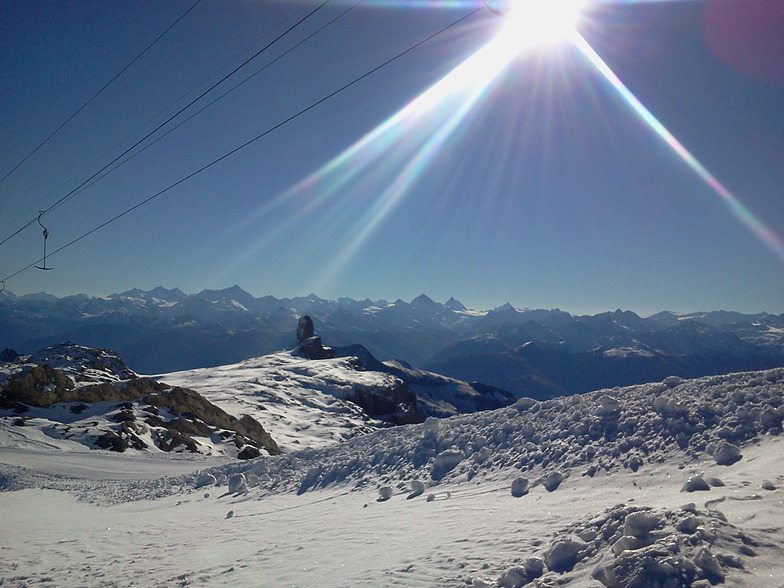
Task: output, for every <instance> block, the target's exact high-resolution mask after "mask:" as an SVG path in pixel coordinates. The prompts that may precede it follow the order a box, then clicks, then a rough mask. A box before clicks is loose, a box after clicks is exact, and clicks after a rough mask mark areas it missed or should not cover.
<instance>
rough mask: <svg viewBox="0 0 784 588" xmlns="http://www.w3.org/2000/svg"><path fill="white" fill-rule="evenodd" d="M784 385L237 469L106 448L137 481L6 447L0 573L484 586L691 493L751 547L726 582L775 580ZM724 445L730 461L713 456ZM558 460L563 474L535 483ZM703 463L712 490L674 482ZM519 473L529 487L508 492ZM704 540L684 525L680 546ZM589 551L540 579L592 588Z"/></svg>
mask: <svg viewBox="0 0 784 588" xmlns="http://www.w3.org/2000/svg"><path fill="white" fill-rule="evenodd" d="M783 395H784V370H781V369H779V370H771V371H769V372H759V373H748V374H731V375H728V376H715V377H710V378H701V379H699V380H691V381H680V380H678V379H673V380H672V381H670V382H668V383H666V384H664V383H662V384H648V385H642V386H633V387H630V388H624V389H613V390H604V391H598V392H593V393H589V394H585V395H581V396H575V397H566V398H559V399H555V400H552V401H547V402H542V403H536V402H530V403H527V402H526V401H521V402H520V403H518V405H517V406H515V407H509V408H506V409H500V410H497V411H491V412H485V413H477V414H472V415H462V416H458V417H453V418H449V419H441V420H437V419H430V420H428V421H427V422H426V423H423V424H421V425H410V426H404V427H396V428H392V429H385V430H381V431H377V432H374V433H372V434H369V435H365V436H361V437H356V438H353V439H351V440H349V441H346V442H344V443H340V444H333V445H330V446H326V445H325V446H321V447H316V448H310V449H308V450H305V451H301V452H298V453H289V454H287V455H282V456H278V457H269V458H261V459H257V460H250V461H247V462H230V463H225V462H224V463H218V462H217V461H216V460H214V459H212V460H210V459H193V460H188V459H183V458H179V459H171V458H167V457H165V456H155V457H154V458H144V457H139V458H134V459H126V456H111V458H112V459H115V460H117V461H115V462H113V463H118V464H119V463H122V464H123V465H126V464H127V467H126V470H131V469H134V470H135V473H134V474H133V476H130V475H125V474H123V472H122V469H123V468H122V467H108V468H107V469H106V470H105V471H102V468H103V467H104V466H105V465H106V460H107V459H108V457H109V456H108V455H107V453H105V452H100V451H93V452H69V451H55V450H52V449H47V448H46V447H43V446H40V445H36V446H34V447H28V448H27V449H25V450H18V451H16V452H14V451H12V450H10V449H4V450H2V451H0V462H2V463H0V487H2V488H3V489H4V490H6V491H5V492H1V493H0V512H2V513H3V516H2V519H0V520H2V523H0V524H1V525H2V533H0V537H2V539H0V585H2V586H15V587H21V586H30V585H39V584H42V585H50V586H100V587H120V586H122V587H126V586H151V587H152V586H229V585H230V586H274V587H281V586H282V587H287V586H290V587H306V586H320V587H324V588H329V587H335V588H337V587H346V586H368V587H370V586H375V587H378V586H401V587H421V586H474V587H481V586H496V585H501V584H499V578H500V577H502V575H503V574H504V573H505V571H506V570H509V569H510V568H514V567H521V566H523V564H524V562H525V560H526V559H527V558H530V557H539V558H542V557H543V556H544V554H545V553H546V552H547V550H548V548H549V547H550V545H551V543H552V542H553V540H554V539H556V538H559V537H565V536H567V535H568V536H573V535H574V534H575V533H582V532H583V531H584V530H585V529H587V528H588V527H589V526H590V525H589V522H590V521H597V520H598V521H599V522H600V523H602V524H605V523H607V522H608V521H606V520H605V519H606V518H607V517H608V516H609V515H607V509H611V508H612V507H615V506H616V505H619V504H623V505H625V507H624V508H636V507H651V508H652V509H654V511H651V512H661V513H665V514H666V513H671V514H672V513H675V514H673V516H676V515H677V516H676V518H677V517H680V516H681V515H683V514H684V513H683V512H682V511H681V507H682V505H684V504H686V503H690V502H693V503H695V505H696V506H695V512H697V513H698V518H699V520H700V521H701V523H702V526H703V527H704V528H705V529H706V530H705V533H706V534H709V533H713V534H714V537H713V543H711V548H712V550H713V551H714V552H716V553H717V554H720V555H733V556H738V554H739V553H740V552H739V551H738V546H739V545H740V543H739V542H738V540H737V537H738V533H739V532H740V531H741V530H742V531H743V533H746V534H747V535H748V537H749V541H753V543H751V545H753V549H752V548H751V547H748V546H747V547H748V549H747V551H751V552H753V553H754V555H748V554H747V553H746V552H743V553H742V555H741V556H739V557H740V558H741V560H742V563H743V566H744V568H745V569H730V568H727V567H726V566H725V568H726V578H725V582H724V584H725V585H727V586H769V587H771V588H777V587H781V586H784V571H783V570H782V567H783V566H782V564H781V563H780V562H781V561H784V560H783V559H782V557H783V556H784V553H782V546H781V544H782V536H783V535H782V534H783V533H784V504H783V500H784V498H783V495H782V492H783V490H781V488H782V487H784V465H783V464H782V461H781V458H780V457H781V455H782V450H784V439H783V438H782V437H781V436H780V435H779V433H780V428H781V418H780V417H781V416H784V414H782V412H781V411H782V396H783ZM616 401H617V402H616ZM721 441H725V442H727V443H730V442H731V443H733V444H735V445H737V446H738V447H740V450H741V452H742V458H741V459H740V460H737V461H735V462H734V463H732V464H731V465H718V464H717V463H716V458H715V457H712V456H711V453H713V455H714V456H716V455H717V451H716V444H717V443H720V442H721ZM44 456H45V457H44ZM120 460H124V461H120ZM637 460H639V462H638V461H637ZM22 462H24V463H26V465H27V467H22V466H23V463H22ZM167 464H170V467H169V468H168V469H167ZM212 464H216V465H215V467H211V468H208V466H209V465H212ZM69 468H75V470H74V471H76V472H81V473H82V477H74V476H73V475H70V476H69V475H66V473H67V472H68V470H69ZM592 469H593V470H594V471H593V472H591V473H593V475H585V474H586V473H589V472H590V470H592ZM162 470H166V471H167V473H168V474H169V475H168V476H167V477H164V478H158V477H155V476H157V475H158V474H160V472H161V471H162ZM189 472H190V473H189ZM553 472H558V473H561V474H562V475H563V476H564V479H563V481H562V482H561V483H560V485H558V487H557V488H555V489H554V490H553V491H548V490H547V489H546V488H545V484H544V482H543V477H544V476H545V475H546V474H550V473H553ZM205 473H209V474H210V475H212V476H213V477H214V480H215V481H214V482H209V483H206V485H202V484H204V483H205V479H206V478H205ZM240 474H242V479H241V480H240V478H239V475H240ZM700 474H702V477H703V479H705V480H711V482H715V484H711V487H710V490H707V491H698V492H691V493H688V492H682V491H681V490H682V487H683V486H684V484H685V483H686V482H687V480H688V479H689V478H692V479H693V478H694V477H696V476H699V475H700ZM521 476H523V477H525V478H526V479H528V480H529V481H530V484H529V489H528V492H527V493H526V494H524V495H523V496H520V497H514V496H512V494H511V492H510V487H511V484H512V481H513V480H514V479H515V478H518V477H521ZM131 477H133V478H134V479H128V478H131ZM238 480H240V481H241V482H244V484H245V486H246V488H242V489H241V491H240V492H236V493H230V492H228V484H229V483H230V482H231V483H234V484H236V483H237V482H238ZM766 480H767V481H768V482H769V483H770V485H769V486H768V488H772V489H764V488H763V483H764V481H766ZM416 481H419V482H422V483H424V485H425V490H424V492H423V493H422V494H420V495H418V496H416V497H413V498H410V499H409V498H407V497H408V496H409V494H410V493H411V488H412V487H411V483H412V482H416ZM719 481H720V482H721V483H723V484H724V485H719ZM384 487H387V488H390V489H391V497H389V498H388V499H386V500H380V498H381V493H380V492H379V489H380V488H384ZM717 511H718V512H720V513H721V517H720V516H719V515H717V514H716V512H717ZM677 513H680V514H677ZM662 516H664V515H662ZM667 516H669V515H667ZM722 517H723V518H726V522H724V521H722ZM596 524H599V523H596ZM668 532H669V531H668ZM676 535H677V533H675V532H674V531H673V532H672V536H673V537H674V536H676ZM698 535H699V533H695V534H693V535H685V534H682V535H678V537H679V539H678V540H679V541H680V542H681V544H682V549H684V550H686V549H687V544H688V541H689V540H690V538H695V540H696V538H697V537H698ZM665 539H666V537H665ZM597 548H598V549H600V553H599V554H598V555H597V556H595V557H593V556H592V557H589V558H586V559H585V560H584V561H578V562H577V563H576V565H575V566H574V568H573V569H572V570H570V571H568V572H566V573H564V574H558V573H555V572H546V573H545V575H544V576H543V577H542V578H540V580H538V581H539V583H540V584H539V585H541V586H554V585H556V583H557V582H558V581H559V580H565V579H570V580H571V581H570V583H569V586H577V587H585V588H587V587H588V586H600V585H601V584H600V583H599V582H598V581H597V580H595V579H592V578H591V574H592V572H593V571H594V569H595V568H596V567H597V565H598V564H600V563H602V562H603V563H604V564H606V563H607V558H608V551H609V547H608V545H605V544H601V545H599V543H598V540H597ZM740 549H743V548H740ZM624 553H627V552H624ZM690 557H691V555H690ZM611 559H612V558H611V557H610V560H611ZM510 585H514V584H510ZM532 585H533V584H532Z"/></svg>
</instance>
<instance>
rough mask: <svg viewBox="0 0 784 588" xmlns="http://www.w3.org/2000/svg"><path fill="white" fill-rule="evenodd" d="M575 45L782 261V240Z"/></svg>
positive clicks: (586, 49)
mask: <svg viewBox="0 0 784 588" xmlns="http://www.w3.org/2000/svg"><path fill="white" fill-rule="evenodd" d="M575 45H576V46H577V48H578V49H579V50H580V51H581V52H582V53H583V55H585V56H586V57H587V58H588V60H589V61H590V62H591V63H592V64H593V65H594V67H596V69H597V70H598V71H599V73H601V74H602V75H603V76H604V77H605V79H606V80H607V81H608V82H609V83H610V85H611V86H612V87H613V88H615V90H616V91H617V92H618V94H620V96H621V97H622V98H623V99H624V100H625V101H626V103H627V104H628V105H629V106H630V107H631V108H632V110H634V112H636V113H637V115H638V116H639V117H640V118H641V119H642V120H643V121H644V122H645V124H647V125H648V126H649V127H650V128H651V129H652V130H653V131H654V132H655V133H656V134H657V135H659V137H661V138H662V139H663V140H664V142H665V143H667V145H668V146H669V147H670V149H672V150H673V151H674V152H675V153H676V154H677V155H678V156H679V157H680V158H681V159H682V160H683V161H684V163H686V165H688V166H689V167H690V168H691V169H692V170H693V171H694V173H696V174H697V175H698V176H699V177H700V178H701V179H702V180H703V181H704V182H705V183H706V184H707V185H708V186H710V188H711V189H713V191H714V192H715V193H716V194H717V195H718V196H719V197H720V198H721V199H722V200H723V201H724V203H725V204H726V205H727V207H728V208H729V210H730V212H731V213H732V214H733V215H734V216H735V218H737V219H738V220H739V221H740V222H741V223H742V224H743V225H745V226H746V227H747V228H748V229H749V230H750V231H751V232H752V233H753V234H754V235H755V236H756V237H757V238H758V239H760V240H761V241H762V242H763V243H764V244H765V245H767V246H768V248H770V250H771V251H772V252H773V253H774V254H776V255H777V256H778V257H779V258H780V259H781V260H782V261H784V240H782V239H781V237H779V236H778V235H777V234H776V233H774V232H773V231H772V230H771V229H770V228H768V227H767V226H765V224H764V223H763V222H762V221H761V220H759V219H758V218H757V217H756V216H755V215H754V213H752V212H751V211H750V210H749V209H748V208H747V207H746V206H744V205H743V203H742V202H741V201H740V200H738V198H737V197H736V196H735V195H734V194H732V192H730V191H729V190H728V189H727V188H726V187H725V186H724V184H722V183H721V182H720V181H719V180H718V179H717V178H716V176H714V175H713V174H712V173H711V172H710V171H708V169H707V168H706V167H705V166H704V165H703V164H702V163H700V161H699V160H698V159H697V158H696V157H694V155H692V153H691V152H690V151H689V150H688V149H686V147H684V145H683V144H682V143H681V142H680V141H679V140H678V139H677V138H676V137H675V135H673V134H672V133H671V132H670V131H669V130H668V129H667V127H665V126H664V125H663V124H662V123H661V122H660V121H659V120H658V119H657V118H656V117H655V116H654V115H653V113H651V111H650V110H648V109H647V108H646V107H645V105H644V104H643V103H642V102H640V101H639V100H638V99H637V97H636V96H635V95H634V94H632V92H631V90H629V88H627V87H626V85H625V84H624V83H623V82H622V81H621V80H620V78H619V77H618V76H617V75H616V74H615V72H614V71H613V70H612V69H610V66H609V65H607V63H605V61H604V60H603V59H602V58H601V57H600V56H599V54H598V53H596V51H594V49H593V47H591V45H590V44H589V43H588V41H586V40H585V39H584V38H583V37H582V35H576V36H575Z"/></svg>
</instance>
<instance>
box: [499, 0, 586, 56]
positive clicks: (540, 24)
mask: <svg viewBox="0 0 784 588" xmlns="http://www.w3.org/2000/svg"><path fill="white" fill-rule="evenodd" d="M585 4H586V0H489V2H488V3H487V7H488V8H489V9H490V10H492V11H493V12H495V13H496V14H498V15H500V16H502V17H504V18H505V19H506V23H505V25H504V27H503V29H502V31H501V34H502V35H503V36H504V37H506V39H507V41H508V43H509V45H510V46H512V47H515V48H516V50H517V51H522V50H524V49H527V48H531V47H552V46H557V45H560V44H562V43H564V42H567V41H570V40H572V39H573V38H574V37H573V35H574V33H575V30H576V27H577V24H578V21H579V19H580V15H581V13H582V10H583V8H584V6H585Z"/></svg>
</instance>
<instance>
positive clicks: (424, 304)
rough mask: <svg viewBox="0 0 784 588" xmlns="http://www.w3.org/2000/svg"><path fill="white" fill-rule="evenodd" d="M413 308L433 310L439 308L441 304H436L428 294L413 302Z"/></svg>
mask: <svg viewBox="0 0 784 588" xmlns="http://www.w3.org/2000/svg"><path fill="white" fill-rule="evenodd" d="M411 306H413V307H415V308H428V307H430V308H432V307H435V306H439V304H438V303H437V302H434V301H433V299H431V298H430V297H429V296H428V295H427V294H420V295H419V296H417V297H416V298H414V299H413V300H412V301H411Z"/></svg>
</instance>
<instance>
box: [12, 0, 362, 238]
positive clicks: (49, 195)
mask: <svg viewBox="0 0 784 588" xmlns="http://www.w3.org/2000/svg"><path fill="white" fill-rule="evenodd" d="M199 1H201V0H199ZM363 1H364V0H360V3H361V2H363ZM355 6H356V5H355ZM194 7H195V5H194ZM352 8H354V7H352ZM349 10H351V9H349ZM297 12H303V10H298V11H295V12H294V14H296V13H297ZM346 12H348V11H346ZM186 14H187V13H186ZM344 14H345V13H344ZM183 16H185V15H183ZM292 16H293V15H292ZM341 16H342V15H341ZM290 18H291V17H287V18H286V19H285V20H289V19H290ZM338 18H339V17H338ZM334 20H337V19H333V21H334ZM333 21H330V22H333ZM284 22H285V21H284ZM174 24H176V23H174ZM282 24H283V23H279V24H277V25H276V26H275V27H273V29H272V31H271V33H270V34H272V32H274V31H275V29H279V28H281V26H282ZM172 26H173V25H172ZM169 28H171V27H169ZM323 28H324V27H322V28H321V29H319V31H321V30H322V29H323ZM270 34H267V35H264V36H263V37H262V39H263V38H265V37H267V36H270ZM308 38H309V37H308ZM256 42H257V41H254V43H253V44H255V43H256ZM253 44H251V45H250V46H248V47H246V48H244V49H243V50H242V51H240V52H239V53H237V54H236V55H234V57H232V58H231V59H230V60H229V61H227V62H226V63H224V64H223V65H222V66H221V67H220V68H218V69H217V70H215V71H213V72H212V73H211V74H209V75H208V76H206V77H204V78H202V79H201V80H200V81H199V82H198V83H197V84H196V85H195V86H193V87H192V88H191V89H190V90H188V91H187V92H186V93H185V94H183V95H182V96H181V97H180V98H178V99H177V100H176V101H175V102H173V103H172V104H170V105H169V106H167V107H166V108H164V109H163V110H161V111H160V112H158V113H157V114H156V115H154V116H153V117H151V118H150V119H149V120H147V122H145V123H144V124H142V125H141V126H140V127H139V128H138V129H136V130H135V131H133V132H132V133H130V134H129V135H127V136H126V137H125V138H123V139H122V140H121V141H119V142H117V143H116V144H115V145H114V146H113V147H112V148H111V149H108V150H107V151H105V152H104V153H103V154H102V155H100V156H99V157H97V158H95V159H94V160H93V161H92V162H91V163H90V164H88V165H87V166H85V167H83V168H82V169H81V170H80V171H79V172H78V173H76V174H74V175H73V176H72V177H71V178H69V179H68V180H67V181H65V182H63V183H62V184H60V186H58V187H57V188H55V189H54V190H52V191H51V192H50V193H49V194H47V195H46V196H44V197H43V198H41V199H40V200H38V201H37V202H35V203H33V204H31V205H30V206H29V207H28V208H27V209H26V210H25V211H24V212H22V213H20V214H19V215H17V216H16V217H15V218H14V219H12V220H11V221H9V222H7V223H6V224H5V225H3V226H2V227H0V230H4V229H5V228H6V227H11V226H13V225H14V224H16V222H17V221H18V220H19V219H21V218H22V217H24V216H26V215H27V212H28V211H29V210H30V209H33V208H35V207H36V206H38V205H40V204H41V203H42V202H44V201H46V200H48V199H49V198H50V197H51V196H52V195H53V194H55V193H56V192H57V190H59V189H60V188H62V187H63V186H65V185H66V184H67V183H68V182H70V181H72V180H75V179H76V178H77V177H79V176H80V175H81V174H82V173H83V172H86V171H87V170H88V169H89V168H90V167H91V166H92V165H94V164H97V163H98V162H99V161H100V160H101V159H102V158H103V157H105V156H108V155H109V154H110V153H111V152H112V151H113V150H115V149H117V148H119V147H120V146H121V145H122V144H123V143H124V142H125V141H127V140H129V139H130V138H131V137H133V136H134V135H135V134H136V133H138V132H139V131H140V130H141V129H143V128H144V127H146V126H147V125H149V124H151V123H152V122H153V121H155V120H156V119H157V118H158V117H160V116H162V115H163V114H165V113H166V111H167V110H169V109H170V108H172V107H173V106H174V105H175V104H177V103H178V102H181V101H182V100H184V99H185V98H186V97H187V96H188V94H190V93H191V92H193V91H195V90H196V88H198V87H199V86H200V85H202V84H203V83H204V82H206V81H207V80H209V79H210V78H211V77H213V76H215V75H216V74H217V73H218V72H219V71H220V70H221V69H223V68H225V67H227V66H229V65H230V64H231V62H232V61H234V60H235V59H236V58H237V57H239V56H240V55H242V54H243V53H245V52H247V51H248V49H249V48H250V47H251V46H252V45H253ZM150 46H152V45H150ZM287 53H288V52H287ZM257 73H258V72H257ZM254 75H255V74H254ZM227 93H228V92H227ZM224 95H225V94H224ZM216 101H217V100H216ZM216 101H213V102H211V103H210V105H212V104H214V102H216ZM208 106H209V105H208ZM201 110H204V109H201ZM201 110H199V112H201ZM191 118H193V116H190V117H188V118H187V119H186V120H190V119H191ZM182 124H183V123H179V124H178V125H177V126H176V127H174V128H175V129H176V128H178V127H180V126H181V125H182ZM172 130H173V129H172ZM170 132H171V131H167V132H166V133H164V134H163V135H162V136H161V137H158V138H157V139H155V140H154V141H152V142H151V143H149V144H148V145H146V146H145V147H144V148H142V149H140V150H139V151H138V152H137V153H135V154H134V155H133V156H131V157H129V158H127V159H125V160H124V161H123V162H121V163H119V164H117V165H115V166H114V167H112V168H111V170H109V171H108V172H106V173H103V174H102V175H101V176H99V177H98V178H96V179H94V180H93V181H91V182H90V183H89V184H87V185H86V186H82V187H81V188H77V193H79V192H82V191H84V190H85V189H87V188H88V187H90V186H92V185H93V184H95V182H97V181H98V180H100V179H101V178H103V177H104V176H106V175H107V174H108V173H111V172H112V171H114V170H115V169H117V168H118V167H120V165H123V164H124V163H125V162H126V161H129V160H130V159H132V158H133V157H135V156H136V155H138V154H139V153H141V152H142V151H144V150H145V149H147V147H149V146H151V145H153V144H155V143H156V142H157V141H159V140H160V139H162V138H163V137H165V136H166V135H168V134H169V133H170ZM110 165H111V164H110ZM99 173H100V172H99ZM88 181H89V180H88ZM35 221H36V218H33V219H31V220H30V221H29V222H28V223H27V224H25V225H23V226H22V227H20V228H19V229H18V230H17V231H16V232H14V233H13V234H12V235H9V236H8V237H7V238H5V239H3V240H2V241H0V245H2V244H3V243H5V242H6V241H8V240H9V239H11V238H12V237H14V236H16V235H18V234H19V233H20V232H22V231H23V230H24V229H26V228H27V227H29V226H30V225H32V224H33V223H34V222H35Z"/></svg>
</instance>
